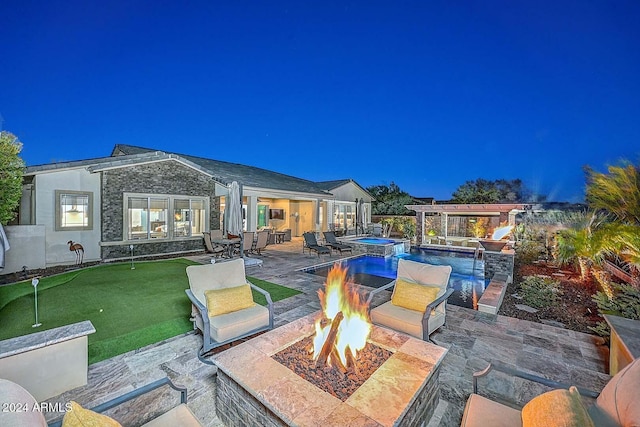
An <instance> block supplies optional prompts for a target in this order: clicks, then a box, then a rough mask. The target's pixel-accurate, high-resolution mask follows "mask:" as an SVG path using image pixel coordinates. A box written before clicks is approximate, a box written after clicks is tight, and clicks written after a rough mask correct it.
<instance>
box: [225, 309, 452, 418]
mask: <svg viewBox="0 0 640 427" xmlns="http://www.w3.org/2000/svg"><path fill="white" fill-rule="evenodd" d="M319 315H320V312H318V313H315V314H311V315H309V316H306V317H303V318H301V319H298V320H296V321H294V322H291V323H289V324H287V325H285V326H282V327H280V328H277V329H275V330H273V331H269V332H267V333H265V334H262V335H260V336H258V337H256V338H253V339H251V340H249V341H247V342H244V343H242V344H240V345H238V346H234V347H232V348H230V349H229V350H226V351H224V352H222V353H220V354H219V355H217V356H216V358H215V360H214V362H215V364H216V365H217V367H218V374H217V378H216V383H217V394H216V411H217V414H218V417H219V418H220V420H221V421H222V422H223V423H224V424H225V425H228V426H288V425H298V426H311V425H313V426H318V425H321V426H327V427H328V426H343V425H356V424H357V425H366V426H393V425H397V426H405V425H406V426H414V425H420V424H422V423H423V422H424V423H427V422H428V420H429V419H430V418H431V416H432V414H433V411H434V409H435V407H436V406H437V404H438V400H439V385H438V374H439V368H440V364H441V362H442V359H443V358H444V355H445V354H446V352H447V350H446V349H445V348H442V347H439V346H436V345H434V344H431V343H428V342H424V341H422V340H418V339H416V338H413V337H410V336H408V335H406V334H403V333H400V332H395V331H392V330H390V329H386V328H381V327H378V326H374V327H373V331H372V333H371V335H370V337H369V342H370V343H371V344H374V345H375V346H378V347H381V348H384V349H386V350H389V351H390V352H391V356H390V357H389V358H388V359H387V360H386V361H385V362H384V363H383V364H382V365H381V366H380V367H379V368H378V369H377V370H376V371H375V372H373V373H372V374H371V376H370V377H369V378H368V379H367V380H366V381H365V382H364V383H363V384H362V385H361V386H360V387H359V388H357V390H355V391H354V392H353V393H352V394H351V395H350V396H349V397H348V398H346V400H344V401H342V400H340V399H338V398H337V397H335V396H333V395H331V394H329V393H328V392H326V391H323V390H321V389H320V388H318V387H316V386H315V385H313V384H312V383H310V382H308V381H307V380H305V379H303V378H302V377H300V376H298V375H297V374H296V373H294V372H293V371H292V370H290V369H289V368H287V367H285V366H284V365H282V364H280V363H279V362H277V361H276V360H274V358H273V357H272V356H273V355H275V354H277V353H278V352H280V351H281V350H283V349H287V348H288V347H290V346H291V345H292V344H294V343H296V342H298V341H300V340H302V339H304V338H306V337H309V336H311V335H313V333H314V321H315V319H316V318H317V317H318V316H319ZM309 357H310V356H309Z"/></svg>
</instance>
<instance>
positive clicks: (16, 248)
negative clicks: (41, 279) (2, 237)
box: [0, 225, 46, 274]
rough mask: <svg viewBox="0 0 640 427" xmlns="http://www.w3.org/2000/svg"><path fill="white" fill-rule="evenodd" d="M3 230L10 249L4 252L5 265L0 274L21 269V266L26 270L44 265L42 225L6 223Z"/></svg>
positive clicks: (43, 228) (43, 230)
mask: <svg viewBox="0 0 640 427" xmlns="http://www.w3.org/2000/svg"><path fill="white" fill-rule="evenodd" d="M4 231H5V233H6V234H7V240H8V241H9V246H10V247H11V249H9V250H8V251H7V252H6V253H5V265H4V269H3V270H0V274H9V273H15V272H17V271H22V267H23V266H25V267H27V270H34V269H38V268H44V267H45V266H46V259H45V227H44V226H43V225H8V226H5V227H4Z"/></svg>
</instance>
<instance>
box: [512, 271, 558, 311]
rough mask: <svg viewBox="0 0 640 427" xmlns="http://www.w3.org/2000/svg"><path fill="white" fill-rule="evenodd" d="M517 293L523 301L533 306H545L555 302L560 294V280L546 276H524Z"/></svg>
mask: <svg viewBox="0 0 640 427" xmlns="http://www.w3.org/2000/svg"><path fill="white" fill-rule="evenodd" d="M519 288H520V290H519V291H518V294H519V295H520V296H521V297H522V299H523V301H524V302H525V303H527V304H528V305H530V306H531V307H535V308H546V307H550V306H552V305H553V304H555V303H557V302H558V300H559V299H560V296H562V290H561V289H560V282H558V281H557V280H552V279H549V278H547V277H540V276H525V277H524V278H523V279H522V282H521V283H520V286H519Z"/></svg>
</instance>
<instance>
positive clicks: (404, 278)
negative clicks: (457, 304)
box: [368, 259, 453, 341]
mask: <svg viewBox="0 0 640 427" xmlns="http://www.w3.org/2000/svg"><path fill="white" fill-rule="evenodd" d="M450 275H451V266H449V265H430V264H425V263H422V262H416V261H409V260H406V259H400V260H399V261H398V272H397V278H396V280H394V281H392V282H391V283H389V284H387V285H385V286H382V287H380V288H378V289H375V290H373V291H372V292H371V293H370V294H369V298H368V303H369V304H371V301H372V299H373V298H374V296H375V295H377V294H378V293H380V292H382V291H385V290H388V289H390V288H391V287H394V290H393V295H392V296H391V300H390V301H387V302H385V303H383V304H381V305H379V306H378V307H375V308H373V309H371V311H370V316H371V322H373V323H375V324H376V325H380V326H386V327H388V328H391V329H394V330H396V331H400V332H404V333H406V334H409V335H412V336H414V337H416V338H419V339H422V340H424V341H428V340H429V335H431V334H432V333H433V332H434V331H435V330H436V329H438V328H440V327H441V326H442V325H444V322H445V319H446V306H447V298H449V296H450V295H451V294H452V293H453V289H449V288H448V284H449V276H450Z"/></svg>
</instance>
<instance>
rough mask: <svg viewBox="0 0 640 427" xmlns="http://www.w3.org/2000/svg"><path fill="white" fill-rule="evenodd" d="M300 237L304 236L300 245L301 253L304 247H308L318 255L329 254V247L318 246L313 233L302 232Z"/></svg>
mask: <svg viewBox="0 0 640 427" xmlns="http://www.w3.org/2000/svg"><path fill="white" fill-rule="evenodd" d="M302 237H304V246H302V252H303V253H304V250H305V249H309V252H311V251H315V252H316V253H317V254H318V257H319V256H320V254H325V255H331V249H329V248H327V247H326V246H320V245H319V244H318V241H317V240H316V235H315V234H314V233H311V232H309V231H307V232H306V233H302Z"/></svg>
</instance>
